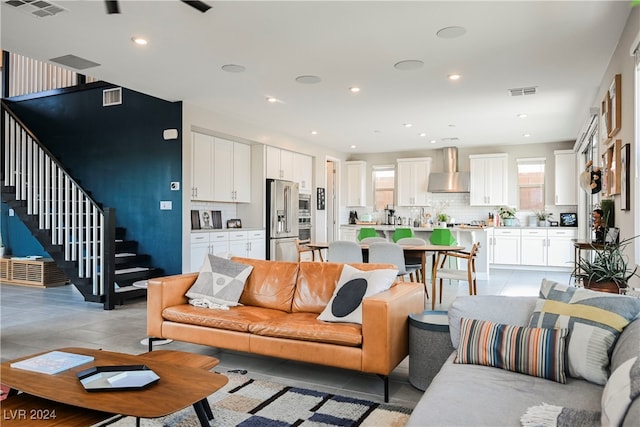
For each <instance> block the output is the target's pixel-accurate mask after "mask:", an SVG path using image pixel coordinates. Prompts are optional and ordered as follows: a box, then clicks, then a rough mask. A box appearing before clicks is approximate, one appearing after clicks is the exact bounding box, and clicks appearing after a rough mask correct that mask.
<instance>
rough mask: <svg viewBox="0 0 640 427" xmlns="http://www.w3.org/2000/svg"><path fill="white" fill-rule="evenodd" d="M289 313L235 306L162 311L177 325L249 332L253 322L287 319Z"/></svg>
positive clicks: (180, 306) (192, 307)
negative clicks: (185, 324) (224, 308)
mask: <svg viewBox="0 0 640 427" xmlns="http://www.w3.org/2000/svg"><path fill="white" fill-rule="evenodd" d="M286 315H287V313H285V312H283V311H280V310H272V309H269V308H262V307H249V306H235V307H231V308H230V309H229V310H215V309H210V308H204V307H194V306H192V305H190V304H182V305H174V306H172V307H167V308H165V309H164V310H162V317H163V319H165V320H169V321H172V322H177V323H187V324H190V325H198V326H207V327H210V328H218V329H226V330H229V331H238V332H248V331H249V326H250V325H251V324H252V323H253V322H259V321H265V320H269V319H276V318H279V317H285V316H286Z"/></svg>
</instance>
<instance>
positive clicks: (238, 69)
mask: <svg viewBox="0 0 640 427" xmlns="http://www.w3.org/2000/svg"><path fill="white" fill-rule="evenodd" d="M221 68H222V71H226V72H228V73H242V72H244V70H246V68H245V67H244V66H242V65H237V64H226V65H223V66H222V67H221Z"/></svg>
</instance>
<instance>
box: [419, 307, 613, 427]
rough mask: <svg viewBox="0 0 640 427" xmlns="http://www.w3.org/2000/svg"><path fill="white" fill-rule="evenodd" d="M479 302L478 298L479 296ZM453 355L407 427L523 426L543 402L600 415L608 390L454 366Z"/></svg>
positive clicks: (577, 382) (570, 381) (579, 382)
mask: <svg viewBox="0 0 640 427" xmlns="http://www.w3.org/2000/svg"><path fill="white" fill-rule="evenodd" d="M474 298H476V297H474ZM452 360H453V356H452V357H450V358H449V359H448V360H447V362H446V363H445V364H444V366H443V367H442V369H441V370H440V372H439V373H438V375H436V377H435V378H434V379H433V381H432V383H431V385H430V386H429V388H428V389H427V391H426V392H425V393H424V395H423V396H422V398H421V399H420V401H419V402H418V405H417V406H416V408H415V409H414V411H413V413H412V414H411V417H410V419H409V422H408V423H407V426H416V427H418V426H419V427H429V426H440V427H441V426H491V427H495V426H520V425H521V424H520V417H521V416H522V415H523V414H524V413H525V412H526V411H527V408H529V407H531V406H535V405H540V404H542V403H543V402H545V403H549V404H553V405H558V406H566V407H571V408H576V409H586V410H593V409H594V408H596V410H599V408H600V399H601V395H602V389H603V387H602V386H600V385H597V384H592V383H589V382H587V381H585V380H580V379H575V378H567V383H566V384H560V383H556V382H553V381H550V380H545V379H542V378H537V377H532V376H528V375H522V374H518V373H515V372H510V371H505V370H502V369H499V368H492V367H488V366H478V365H459V364H454V363H452Z"/></svg>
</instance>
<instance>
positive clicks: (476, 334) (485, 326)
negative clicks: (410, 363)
mask: <svg viewBox="0 0 640 427" xmlns="http://www.w3.org/2000/svg"><path fill="white" fill-rule="evenodd" d="M568 332H569V331H568V329H544V328H528V327H526V326H512V325H503V324H501V323H493V322H489V321H486V320H477V319H465V318H462V319H461V321H460V346H459V347H458V354H457V356H456V358H455V360H454V363H464V364H473V365H485V366H493V367H496V368H502V369H506V370H508V371H513V372H519V373H521V374H527V375H531V376H534V377H540V378H546V379H549V380H553V381H556V382H559V383H563V384H564V383H565V382H566V381H567V378H566V376H565V371H564V353H565V339H566V337H567V334H568Z"/></svg>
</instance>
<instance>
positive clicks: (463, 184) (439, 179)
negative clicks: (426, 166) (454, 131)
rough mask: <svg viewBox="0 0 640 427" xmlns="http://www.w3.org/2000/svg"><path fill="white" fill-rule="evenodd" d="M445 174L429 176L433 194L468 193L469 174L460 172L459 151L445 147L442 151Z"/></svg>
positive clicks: (430, 188)
mask: <svg viewBox="0 0 640 427" xmlns="http://www.w3.org/2000/svg"><path fill="white" fill-rule="evenodd" d="M442 157H443V161H444V165H443V167H442V169H443V172H439V173H432V174H430V175H429V191H430V192H431V193H468V192H469V172H458V149H457V148H456V147H445V148H443V149H442Z"/></svg>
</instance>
